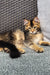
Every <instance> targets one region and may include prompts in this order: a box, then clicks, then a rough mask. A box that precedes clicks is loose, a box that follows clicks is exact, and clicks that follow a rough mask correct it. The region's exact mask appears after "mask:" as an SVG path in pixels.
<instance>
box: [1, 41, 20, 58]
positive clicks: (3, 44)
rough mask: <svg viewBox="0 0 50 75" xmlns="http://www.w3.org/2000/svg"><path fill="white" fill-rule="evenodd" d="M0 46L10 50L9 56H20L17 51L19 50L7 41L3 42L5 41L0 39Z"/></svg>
mask: <svg viewBox="0 0 50 75" xmlns="http://www.w3.org/2000/svg"><path fill="white" fill-rule="evenodd" d="M0 47H2V48H5V47H6V48H8V49H9V50H10V57H11V58H18V57H20V56H21V53H20V52H19V50H18V49H17V48H16V46H15V45H13V44H11V43H9V42H5V41H2V40H1V41H0Z"/></svg>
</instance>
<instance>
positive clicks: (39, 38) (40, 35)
mask: <svg viewBox="0 0 50 75" xmlns="http://www.w3.org/2000/svg"><path fill="white" fill-rule="evenodd" d="M42 38H43V35H42V34H36V35H35V36H33V42H34V43H36V44H37V43H38V42H39V41H40V40H42Z"/></svg>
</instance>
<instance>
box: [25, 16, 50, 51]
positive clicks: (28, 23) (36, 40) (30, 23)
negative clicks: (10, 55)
mask: <svg viewBox="0 0 50 75" xmlns="http://www.w3.org/2000/svg"><path fill="white" fill-rule="evenodd" d="M24 25H25V32H24V33H25V45H26V46H27V47H29V48H31V49H33V50H35V51H36V52H43V51H44V49H43V48H42V47H39V46H38V45H37V44H39V45H50V43H49V42H45V41H44V40H43V38H44V36H43V34H42V31H41V27H40V21H39V19H38V17H35V18H34V19H33V20H26V19H24Z"/></svg>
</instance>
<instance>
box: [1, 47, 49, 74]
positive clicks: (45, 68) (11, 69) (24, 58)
mask: <svg viewBox="0 0 50 75" xmlns="http://www.w3.org/2000/svg"><path fill="white" fill-rule="evenodd" d="M43 47H44V46H43ZM44 49H45V51H44V52H43V53H36V52H35V51H33V50H30V49H28V48H25V50H26V53H25V54H22V55H21V57H20V58H17V59H11V58H10V57H9V54H7V53H5V52H0V75H50V47H48V46H47V47H44Z"/></svg>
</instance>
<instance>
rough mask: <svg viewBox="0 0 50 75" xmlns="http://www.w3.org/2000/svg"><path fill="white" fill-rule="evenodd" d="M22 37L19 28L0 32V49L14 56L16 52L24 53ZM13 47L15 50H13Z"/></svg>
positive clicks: (22, 34)
mask: <svg viewBox="0 0 50 75" xmlns="http://www.w3.org/2000/svg"><path fill="white" fill-rule="evenodd" d="M24 39H25V37H24V33H23V32H22V31H21V30H20V29H17V30H15V31H13V32H12V31H10V32H6V33H4V34H0V51H3V50H4V51H6V52H9V53H10V52H11V53H10V54H11V55H10V56H11V57H12V58H16V57H18V56H17V55H18V54H21V53H25V51H24V49H22V48H23V47H24V42H23V41H24ZM3 48H4V49H3ZM13 49H15V50H14V51H13ZM16 50H17V52H16ZM15 52H16V55H15Z"/></svg>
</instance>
